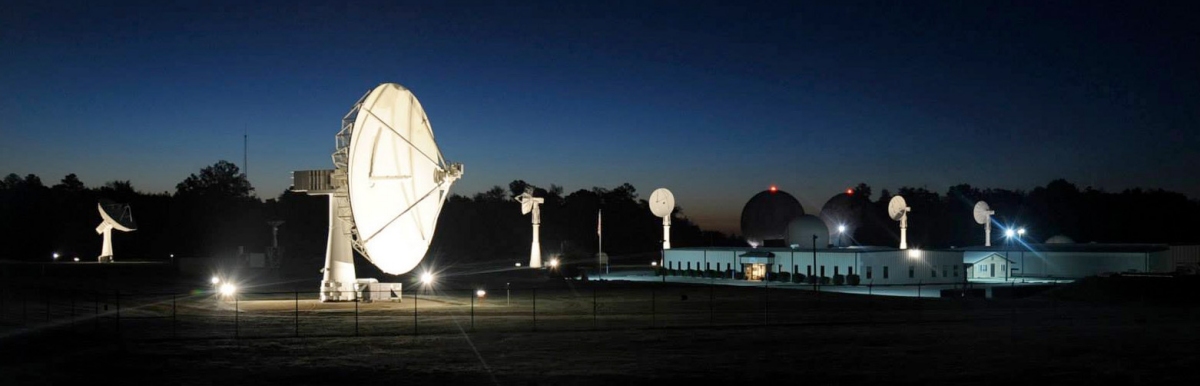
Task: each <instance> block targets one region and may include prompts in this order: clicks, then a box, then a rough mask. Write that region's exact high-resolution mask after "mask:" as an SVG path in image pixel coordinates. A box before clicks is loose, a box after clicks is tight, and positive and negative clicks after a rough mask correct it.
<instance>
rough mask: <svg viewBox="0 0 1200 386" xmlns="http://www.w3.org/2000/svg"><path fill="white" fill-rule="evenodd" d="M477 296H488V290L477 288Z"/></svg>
mask: <svg viewBox="0 0 1200 386" xmlns="http://www.w3.org/2000/svg"><path fill="white" fill-rule="evenodd" d="M475 296H477V297H484V296H487V291H484V290H476V291H475Z"/></svg>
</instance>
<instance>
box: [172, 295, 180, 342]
mask: <svg viewBox="0 0 1200 386" xmlns="http://www.w3.org/2000/svg"><path fill="white" fill-rule="evenodd" d="M175 313H176V309H175V294H171V337H172V338H178V337H179V334H178V333H176V332H175Z"/></svg>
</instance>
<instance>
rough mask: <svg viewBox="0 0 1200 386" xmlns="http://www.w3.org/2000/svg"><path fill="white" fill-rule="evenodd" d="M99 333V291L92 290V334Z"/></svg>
mask: <svg viewBox="0 0 1200 386" xmlns="http://www.w3.org/2000/svg"><path fill="white" fill-rule="evenodd" d="M97 331H100V291H96V290H92V333H93V334H95V333H96V332H97Z"/></svg>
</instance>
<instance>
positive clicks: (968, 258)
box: [957, 242, 1175, 279]
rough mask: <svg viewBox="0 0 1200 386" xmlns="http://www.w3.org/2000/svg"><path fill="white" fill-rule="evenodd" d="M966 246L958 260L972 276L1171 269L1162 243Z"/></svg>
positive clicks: (1050, 275)
mask: <svg viewBox="0 0 1200 386" xmlns="http://www.w3.org/2000/svg"><path fill="white" fill-rule="evenodd" d="M1006 244H1007V245H998V246H992V247H968V248H960V249H957V250H959V251H962V252H961V253H962V259H963V260H962V263H963V264H967V265H969V267H968V268H967V277H968V278H972V279H1006V278H1014V277H1016V278H1041V279H1078V278H1082V277H1087V276H1093V275H1100V274H1106V273H1150V272H1155V273H1162V272H1171V271H1173V270H1175V263H1174V262H1173V261H1172V257H1171V253H1170V250H1171V248H1170V247H1168V246H1167V245H1165V244H1096V243H1087V244H1072V243H1069V242H1056V243H1049V242H1048V243H1045V244H1025V243H1006Z"/></svg>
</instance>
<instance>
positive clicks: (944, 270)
mask: <svg viewBox="0 0 1200 386" xmlns="http://www.w3.org/2000/svg"><path fill="white" fill-rule="evenodd" d="M949 273H950V266H949V265H943V266H942V277H950V275H949ZM955 276H958V275H955Z"/></svg>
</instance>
